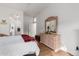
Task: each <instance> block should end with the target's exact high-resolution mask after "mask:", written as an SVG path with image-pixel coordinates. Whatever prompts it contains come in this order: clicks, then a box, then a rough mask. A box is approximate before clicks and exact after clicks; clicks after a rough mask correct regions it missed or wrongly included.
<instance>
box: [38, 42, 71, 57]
mask: <svg viewBox="0 0 79 59" xmlns="http://www.w3.org/2000/svg"><path fill="white" fill-rule="evenodd" d="M39 48H40V54H39V56H72V55H71V54H70V53H68V52H65V51H62V50H60V51H58V52H54V51H53V50H52V49H50V48H48V47H47V46H45V45H44V44H42V43H39Z"/></svg>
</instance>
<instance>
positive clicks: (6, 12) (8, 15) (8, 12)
mask: <svg viewBox="0 0 79 59" xmlns="http://www.w3.org/2000/svg"><path fill="white" fill-rule="evenodd" d="M17 16H19V18H18V20H19V21H20V22H21V25H20V27H21V33H23V12H22V11H19V10H16V9H11V8H7V7H1V6H0V22H1V20H2V19H3V18H5V19H6V20H7V23H8V25H9V24H10V23H11V22H12V23H14V22H13V21H12V19H13V20H14V21H15V22H16V20H17ZM9 26H10V25H9ZM16 28H17V23H16ZM7 29H8V30H7ZM5 31H6V32H8V34H9V32H10V30H9V27H7V28H6V29H3V32H5ZM0 32H2V31H0Z"/></svg>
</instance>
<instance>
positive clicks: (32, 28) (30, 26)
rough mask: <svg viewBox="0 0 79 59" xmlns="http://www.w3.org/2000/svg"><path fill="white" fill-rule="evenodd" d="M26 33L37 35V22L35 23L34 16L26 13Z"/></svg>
mask: <svg viewBox="0 0 79 59" xmlns="http://www.w3.org/2000/svg"><path fill="white" fill-rule="evenodd" d="M24 33H25V34H28V35H30V36H33V37H34V36H35V35H36V24H35V23H33V17H30V16H26V15H24Z"/></svg>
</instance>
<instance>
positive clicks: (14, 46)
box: [0, 36, 40, 56]
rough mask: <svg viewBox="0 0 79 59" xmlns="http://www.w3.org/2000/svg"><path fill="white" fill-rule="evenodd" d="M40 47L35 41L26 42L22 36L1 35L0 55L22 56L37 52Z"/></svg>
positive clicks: (37, 53)
mask: <svg viewBox="0 0 79 59" xmlns="http://www.w3.org/2000/svg"><path fill="white" fill-rule="evenodd" d="M39 51H40V50H39V47H38V45H37V43H36V42H35V41H30V42H26V43H25V42H24V41H23V39H22V37H21V36H7V37H0V56H22V55H25V54H31V53H36V55H39Z"/></svg>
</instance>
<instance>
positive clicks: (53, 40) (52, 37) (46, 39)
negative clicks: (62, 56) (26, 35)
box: [40, 33, 60, 50]
mask: <svg viewBox="0 0 79 59" xmlns="http://www.w3.org/2000/svg"><path fill="white" fill-rule="evenodd" d="M59 37H60V35H58V34H56V33H54V34H45V33H41V34H40V42H41V43H43V44H45V45H46V46H48V47H49V48H51V49H53V50H56V49H58V48H60V39H59Z"/></svg>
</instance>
